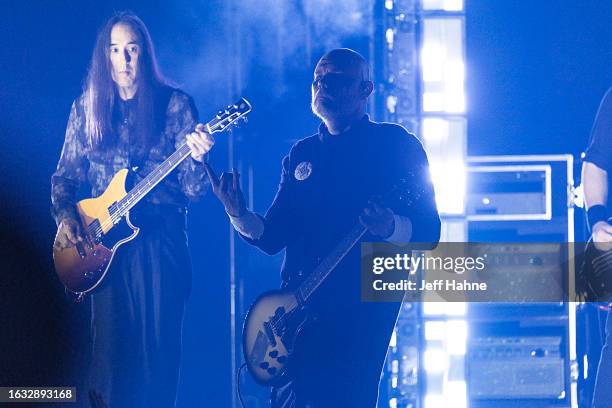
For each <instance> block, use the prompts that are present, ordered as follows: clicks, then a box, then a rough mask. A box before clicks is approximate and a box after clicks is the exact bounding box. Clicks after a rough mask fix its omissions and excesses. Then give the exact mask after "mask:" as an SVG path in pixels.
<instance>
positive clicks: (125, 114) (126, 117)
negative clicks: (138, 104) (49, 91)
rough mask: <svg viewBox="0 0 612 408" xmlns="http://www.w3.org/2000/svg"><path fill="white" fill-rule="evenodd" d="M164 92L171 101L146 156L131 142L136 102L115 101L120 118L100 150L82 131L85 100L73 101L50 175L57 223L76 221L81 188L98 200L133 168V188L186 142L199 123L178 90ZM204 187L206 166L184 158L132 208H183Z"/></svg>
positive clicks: (192, 106)
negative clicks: (117, 177)
mask: <svg viewBox="0 0 612 408" xmlns="http://www.w3.org/2000/svg"><path fill="white" fill-rule="evenodd" d="M166 92H169V101H168V103H167V108H166V110H165V122H164V123H163V124H162V126H161V127H160V128H159V129H160V130H161V129H163V130H161V132H160V134H159V139H157V141H156V142H155V143H153V145H152V146H151V148H150V149H149V150H148V152H147V151H145V150H144V149H143V148H141V147H139V146H138V145H137V144H135V143H130V136H132V138H133V137H134V135H133V132H134V130H133V129H134V117H135V114H134V107H135V106H134V105H135V103H134V100H131V101H123V100H120V98H117V100H118V102H117V103H118V109H116V112H118V114H117V115H114V116H116V119H115V122H116V123H114V127H113V128H114V129H116V132H117V134H116V143H114V144H112V145H110V146H108V147H104V148H99V147H98V148H92V147H90V145H89V142H88V140H87V135H86V131H85V113H84V106H83V96H81V97H79V98H78V99H77V100H75V101H74V103H73V104H72V109H71V111H70V118H69V119H68V125H67V127H66V138H65V141H64V146H63V148H62V153H61V156H60V159H59V163H58V164H57V169H56V171H55V173H53V176H52V177H51V202H52V213H53V216H54V218H55V222H56V223H57V224H58V225H59V223H60V222H61V220H62V219H64V218H66V217H72V218H75V219H76V218H77V214H76V207H75V204H76V201H77V193H78V191H79V189H80V188H81V187H82V186H83V185H89V186H90V187H91V196H92V197H97V196H99V195H100V194H102V193H103V192H104V190H105V189H106V188H107V186H108V184H109V182H110V181H111V179H112V178H113V176H114V175H115V173H116V172H117V171H119V170H121V169H124V168H130V169H132V170H133V173H132V176H131V179H132V182H133V183H134V184H135V183H137V182H139V181H140V180H141V179H142V178H143V177H145V176H146V175H147V174H148V173H150V172H151V171H152V170H153V169H155V168H156V167H157V166H158V165H159V164H161V163H162V162H163V161H164V160H165V159H166V158H167V157H168V156H169V155H171V154H172V153H173V152H174V151H175V150H176V148H177V147H178V146H180V145H181V144H182V142H184V140H185V137H186V135H187V133H189V132H191V131H193V129H194V128H195V125H196V124H197V121H198V112H197V109H196V108H195V105H194V103H193V99H192V98H191V97H190V96H189V95H187V94H185V93H184V92H182V91H180V90H177V89H166ZM166 99H167V98H166ZM86 183H87V184H86ZM208 184H209V182H208V179H207V178H206V172H205V170H204V166H203V165H202V164H201V163H199V162H197V161H195V160H193V159H192V158H191V157H188V158H186V159H185V160H184V161H183V162H182V163H181V164H180V165H179V166H178V168H176V169H175V170H174V171H173V172H172V173H170V174H169V175H168V176H167V177H166V178H165V179H164V180H163V181H162V182H161V183H160V184H159V185H157V187H155V188H154V189H153V190H152V191H151V192H150V193H149V194H148V195H147V196H146V197H145V198H144V199H143V200H142V202H141V203H139V204H138V206H137V207H136V208H138V207H139V206H140V207H142V206H150V205H151V204H153V205H156V206H157V207H163V208H175V209H177V210H180V209H184V208H185V207H186V206H187V203H188V200H194V199H197V198H198V197H200V196H202V195H203V194H204V192H205V191H206V188H207V186H208ZM128 189H129V186H128Z"/></svg>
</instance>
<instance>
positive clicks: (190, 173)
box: [51, 12, 214, 407]
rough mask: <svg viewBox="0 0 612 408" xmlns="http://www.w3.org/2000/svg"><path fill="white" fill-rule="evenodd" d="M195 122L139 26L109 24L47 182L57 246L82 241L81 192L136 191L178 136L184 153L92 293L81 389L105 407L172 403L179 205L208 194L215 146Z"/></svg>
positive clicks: (182, 210) (182, 250) (178, 310)
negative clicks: (125, 181)
mask: <svg viewBox="0 0 612 408" xmlns="http://www.w3.org/2000/svg"><path fill="white" fill-rule="evenodd" d="M197 121H198V113H197V110H196V108H195V106H194V103H193V100H192V98H191V97H189V96H188V95H187V94H185V93H184V92H182V91H180V90H178V89H174V88H172V87H170V86H168V85H167V83H166V81H165V80H164V79H163V77H162V76H161V74H160V72H159V69H158V66H157V63H156V59H155V54H154V51H153V43H152V41H151V37H150V35H149V32H148V30H147V28H146V26H145V25H144V23H143V22H142V21H141V20H140V19H139V18H138V17H137V16H135V15H133V14H131V13H125V12H122V13H118V14H116V15H114V16H112V17H111V18H110V19H109V20H108V21H107V22H106V23H105V24H104V26H103V27H102V28H101V30H100V31H99V33H98V36H97V40H96V44H95V48H94V50H93V56H92V59H91V65H90V67H89V72H88V75H87V79H86V81H85V84H84V91H83V94H82V95H81V96H80V97H78V98H77V99H76V100H75V102H74V103H73V105H72V109H71V112H70V117H69V119H68V125H67V129H66V136H65V141H64V146H63V149H62V153H61V157H60V159H59V163H58V165H57V170H56V171H55V173H54V174H53V177H52V181H51V184H52V193H51V199H52V204H53V207H52V211H53V216H54V218H55V221H56V223H57V225H58V231H57V238H56V245H58V246H60V247H69V246H74V245H77V244H83V245H89V244H90V243H89V242H88V241H89V240H90V237H88V236H87V234H85V233H84V229H83V226H82V225H80V221H79V216H78V214H77V211H76V207H75V203H76V198H77V193H78V190H79V189H80V188H81V187H82V186H88V187H90V188H91V195H92V196H93V197H97V196H98V195H100V194H101V193H102V192H104V189H105V188H106V186H107V185H108V184H109V182H110V181H111V178H112V177H113V175H114V174H115V173H116V172H117V171H118V170H120V169H123V168H129V169H131V170H132V171H133V173H132V176H133V178H134V180H133V181H134V183H136V182H138V181H139V180H140V179H142V178H143V177H144V176H146V175H147V174H148V173H149V172H150V171H151V170H152V169H154V168H155V167H156V166H157V165H158V164H160V163H161V162H163V161H164V159H166V157H168V156H169V155H170V154H172V153H173V152H174V151H175V149H176V148H177V147H178V146H179V145H180V144H181V143H182V142H184V141H185V139H186V140H187V144H188V145H189V147H190V148H191V151H192V153H191V157H190V158H187V160H185V161H183V162H182V163H181V164H180V166H179V167H178V168H177V169H176V170H175V171H174V172H173V173H172V174H170V175H169V176H168V177H166V178H165V179H164V180H163V181H162V182H161V183H160V184H159V185H158V186H157V187H156V188H155V189H154V190H153V191H152V192H151V193H150V194H149V195H148V196H147V197H146V198H145V199H144V200H143V201H142V202H140V203H139V204H138V205H137V206H136V207H135V208H134V210H133V212H132V222H133V223H134V224H136V225H137V226H138V227H140V232H139V234H138V236H137V237H136V238H135V239H134V240H132V241H130V242H128V243H126V244H125V245H124V246H123V247H121V248H120V249H119V250H118V251H117V253H116V254H115V258H114V260H113V262H112V264H111V267H110V270H109V271H108V276H107V277H106V279H105V280H104V282H103V283H102V284H101V286H100V287H98V288H97V289H96V291H95V293H94V294H93V295H92V310H93V316H92V329H93V339H94V340H93V361H92V365H91V370H90V382H89V387H90V389H94V390H95V392H96V393H98V395H100V397H101V398H103V400H104V401H105V402H106V403H107V404H108V406H110V407H128V406H129V407H158V406H159V407H172V406H174V402H175V397H176V389H177V382H178V373H179V361H180V350H181V326H182V319H183V310H184V304H185V300H186V298H187V296H188V293H189V290H190V283H191V261H190V258H189V252H188V248H187V239H186V229H185V216H186V206H187V204H188V201H189V200H190V199H195V198H198V197H199V196H201V195H202V194H203V193H204V192H205V190H206V188H207V185H208V179H207V177H206V172H205V170H204V167H203V161H204V159H205V157H206V153H207V152H208V151H209V150H210V149H211V147H212V145H213V143H214V140H213V139H212V137H211V136H210V135H208V134H207V133H205V132H203V131H202V125H198V126H196V125H197ZM83 394H86V393H83ZM83 394H82V395H83Z"/></svg>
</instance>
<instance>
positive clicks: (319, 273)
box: [296, 223, 366, 301]
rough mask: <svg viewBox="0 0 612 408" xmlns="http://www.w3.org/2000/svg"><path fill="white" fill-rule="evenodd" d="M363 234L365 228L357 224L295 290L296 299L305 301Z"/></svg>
mask: <svg viewBox="0 0 612 408" xmlns="http://www.w3.org/2000/svg"><path fill="white" fill-rule="evenodd" d="M365 232H366V229H365V227H364V226H363V225H361V223H357V224H356V225H355V226H354V227H353V228H352V229H351V230H350V231H349V233H348V234H346V235H345V236H344V238H342V240H341V241H340V242H339V243H338V245H336V246H335V247H334V249H333V250H332V251H331V252H330V253H329V254H328V255H327V256H326V257H325V259H323V261H322V262H321V263H320V264H319V266H317V267H316V269H315V270H314V271H312V273H311V274H310V275H308V277H307V278H306V279H305V280H304V282H302V284H301V285H300V286H299V287H298V288H297V290H296V295H297V297H298V299H300V300H302V301H306V300H307V299H308V298H309V297H310V296H311V295H312V293H313V292H314V291H315V290H316V289H317V288H318V287H319V285H321V283H322V282H323V281H324V280H325V278H326V277H327V275H329V274H330V273H331V272H332V271H333V270H334V268H335V267H336V265H338V263H340V261H341V260H342V258H344V256H345V255H346V254H347V253H348V252H349V251H350V250H351V248H353V246H354V245H355V244H356V243H357V241H359V239H361V237H362V236H363V234H365Z"/></svg>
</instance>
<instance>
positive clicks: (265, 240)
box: [243, 154, 298, 255]
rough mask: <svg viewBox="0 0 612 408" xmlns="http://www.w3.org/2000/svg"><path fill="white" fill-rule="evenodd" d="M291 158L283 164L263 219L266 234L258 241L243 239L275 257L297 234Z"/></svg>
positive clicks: (287, 157) (284, 160) (286, 158)
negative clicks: (292, 201) (272, 199)
mask: <svg viewBox="0 0 612 408" xmlns="http://www.w3.org/2000/svg"><path fill="white" fill-rule="evenodd" d="M290 156H291V154H289V155H288V156H285V158H284V159H283V163H282V169H281V179H280V183H279V185H278V190H277V192H276V196H275V197H274V201H272V205H271V206H270V208H269V209H268V211H267V212H266V215H265V216H264V217H262V220H263V223H264V232H263V234H262V235H261V237H259V238H258V239H250V238H247V237H244V236H243V238H244V239H245V240H246V241H247V242H248V243H250V244H252V245H254V246H256V247H258V248H260V249H261V250H262V251H264V252H266V253H268V254H270V255H273V254H276V253H278V252H279V251H280V250H281V249H283V248H285V247H286V246H287V244H288V243H289V242H290V241H291V239H292V237H294V236H295V234H296V233H297V222H298V218H297V217H296V216H295V214H294V211H293V206H292V205H291V198H292V195H293V189H294V182H295V180H294V179H293V176H292V174H291V172H290V168H291V165H290V162H291V161H290Z"/></svg>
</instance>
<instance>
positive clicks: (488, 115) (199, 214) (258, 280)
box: [0, 0, 612, 407]
mask: <svg viewBox="0 0 612 408" xmlns="http://www.w3.org/2000/svg"><path fill="white" fill-rule="evenodd" d="M331 3H335V4H331ZM370 4H371V2H368V1H339V2H327V1H304V2H301V1H296V2H281V1H272V0H265V1H263V0H261V1H254V0H249V1H243V2H239V3H238V2H232V1H226V2H224V1H221V0H212V1H204V0H200V1H186V0H180V1H161V0H157V1H147V2H145V1H128V2H118V1H111V2H106V3H101V2H93V1H82V2H52V1H27V2H26V1H21V2H13V1H8V0H2V1H1V2H0V7H1V9H0V38H2V45H1V46H0V81H1V82H0V84H1V86H0V115H1V117H0V174H1V176H0V183H1V184H0V195H1V197H0V222H1V226H2V227H1V234H0V236H1V240H0V248H2V249H1V253H0V255H1V256H2V258H1V259H2V260H1V261H0V290H1V293H0V385H21V386H26V385H68V384H69V383H70V381H72V379H74V378H78V376H79V373H80V369H81V368H82V365H84V364H85V362H84V360H83V357H82V356H83V355H86V353H85V351H86V347H87V335H86V332H87V309H86V307H87V304H81V305H74V304H72V303H71V302H70V301H68V300H67V299H66V298H65V297H64V294H63V290H62V287H61V285H60V284H59V282H58V281H57V279H56V278H55V275H54V271H53V268H52V261H51V257H50V255H51V251H50V249H51V245H52V241H53V236H54V233H55V226H54V223H53V221H52V219H51V217H50V214H49V207H50V201H49V191H50V184H49V183H50V175H51V173H52V172H53V170H54V168H55V165H56V162H57V159H58V157H59V153H60V150H61V146H62V142H63V135H64V129H65V126H66V120H67V117H68V113H69V108H70V104H71V102H72V100H73V99H74V98H75V97H77V96H78V94H79V93H80V89H81V83H82V79H83V77H84V75H85V72H86V69H87V65H88V62H89V58H90V53H91V50H92V47H93V42H94V37H95V33H96V31H97V29H98V27H99V26H100V25H101V24H102V23H103V21H104V20H105V19H106V18H107V17H108V16H109V15H110V14H111V13H112V11H113V10H123V9H131V10H132V11H134V12H136V13H137V14H138V15H139V16H140V17H141V18H142V19H143V20H144V21H145V23H146V24H147V25H148V27H149V29H150V31H151V34H152V36H153V40H154V42H155V45H156V51H157V53H158V59H159V62H160V65H161V68H162V71H163V72H164V73H165V74H166V75H167V76H168V77H169V78H170V79H173V80H174V81H176V82H177V83H178V84H179V85H180V86H181V87H182V88H183V89H184V90H186V91H187V92H188V93H190V94H191V95H193V96H194V98H195V100H196V104H197V106H198V108H199V110H200V116H201V119H202V120H207V118H208V117H209V116H211V115H212V114H213V113H214V112H216V110H217V109H219V108H220V107H221V106H223V105H225V104H227V103H229V102H230V99H232V98H235V97H237V96H239V95H244V96H246V97H247V98H249V99H250V100H251V102H252V103H253V106H254V111H253V113H252V114H251V117H250V122H249V124H247V125H245V126H243V127H242V129H241V130H237V131H235V132H234V135H233V136H232V137H233V138H234V147H235V151H234V152H235V159H236V160H235V162H234V163H235V165H236V166H237V167H238V168H239V170H241V171H242V172H243V173H244V174H252V176H253V177H252V178H251V180H252V192H253V195H252V199H253V204H254V209H255V210H256V211H258V212H263V211H265V209H266V207H267V205H268V204H269V202H270V201H271V199H272V197H273V194H274V191H275V186H276V183H277V182H278V177H279V169H280V161H281V159H282V156H283V155H284V154H285V153H286V152H287V151H288V150H289V148H290V146H291V144H292V143H293V141H295V140H297V139H298V138H301V137H304V136H306V135H308V134H311V133H313V132H314V131H315V129H316V125H317V121H316V120H315V118H314V117H313V115H312V114H311V113H310V110H309V83H310V80H311V75H312V69H313V68H314V65H315V63H316V60H317V59H318V58H319V56H320V55H321V54H322V53H323V52H324V50H327V49H330V48H333V47H336V46H349V47H354V48H355V49H357V50H358V51H360V52H362V53H363V54H364V55H367V53H368V37H367V36H368V26H367V24H363V22H364V21H365V20H367V17H368V15H369V13H371V9H370ZM238 5H239V6H238ZM466 11H467V18H466V20H467V21H466V26H467V101H468V102H467V106H468V135H469V138H468V140H469V153H470V154H472V155H474V154H479V155H482V154H551V153H572V154H574V155H575V156H576V157H578V155H579V154H580V152H581V151H582V150H583V149H584V147H585V146H586V143H587V140H588V135H589V131H590V128H591V125H592V121H593V118H594V116H595V112H596V110H597V107H598V104H599V101H600V99H601V97H602V96H603V94H604V92H605V91H606V89H607V88H608V87H609V86H610V85H612V70H611V68H610V67H612V47H611V46H608V45H607V44H608V42H609V39H610V38H612V26H611V25H610V24H609V21H610V17H611V16H612V2H607V1H595V0H583V1H580V2H576V1H570V0H563V1H554V0H548V1H539V2H532V1H527V0H523V1H497V0H496V1H492V0H466ZM355 13H362V14H361V18H359V14H355ZM355 16H357V17H355ZM232 36H233V37H232ZM232 38H235V39H238V40H239V41H237V42H234V44H238V45H237V46H236V45H235V46H233V47H228V46H227V44H228V42H231V39H232ZM229 138H230V136H229V135H221V136H218V137H217V140H218V143H217V145H216V146H215V149H214V151H213V152H212V155H211V161H212V163H213V165H214V166H215V167H216V168H217V170H223V169H226V168H228V166H229V155H228V152H229V151H230V146H229V145H228V140H229ZM249 169H251V171H252V172H251V173H250V172H249ZM245 179H248V178H245ZM190 212H191V219H190V246H191V249H192V254H193V259H194V283H193V291H192V295H191V298H190V300H189V304H188V307H187V312H186V317H185V326H184V350H183V365H182V377H181V384H180V389H179V406H181V407H187V406H198V405H202V404H204V403H205V402H206V406H218V407H223V406H229V401H230V398H231V381H232V378H233V373H232V372H231V365H230V360H231V359H230V357H231V353H230V350H231V346H230V344H231V342H230V340H231V338H230V333H231V331H230V321H231V319H230V297H229V296H230V295H229V288H230V279H229V276H230V275H229V268H230V262H229V259H230V252H229V248H230V244H229V236H230V235H229V233H230V229H229V227H228V223H227V219H226V217H225V215H224V213H223V210H222V208H221V207H220V205H219V204H218V203H217V202H216V201H215V200H213V198H212V197H211V196H210V195H207V196H206V197H205V198H204V199H203V200H201V202H199V203H195V204H194V205H193V206H192V208H191V210H190ZM237 254H238V257H237V264H236V266H237V273H238V274H239V276H241V277H244V278H245V279H246V282H249V283H248V285H250V286H249V287H248V288H245V287H243V286H242V284H240V282H239V284H238V295H239V296H238V302H239V303H238V322H241V317H242V314H243V312H244V309H245V307H246V306H247V305H248V303H250V301H251V300H252V297H253V296H254V294H255V293H257V292H259V291H260V290H263V289H265V288H272V287H274V286H276V285H277V284H278V278H277V276H278V274H277V271H278V263H279V257H276V258H273V259H269V258H267V257H265V256H263V255H262V254H260V253H259V252H256V251H252V250H248V249H247V248H245V247H244V245H243V244H242V243H240V242H238V243H237ZM239 328H240V327H239V326H238V327H237V329H239ZM79 362H81V363H79ZM246 388H247V392H248V390H255V388H254V387H253V386H252V384H247V385H246ZM253 392H255V391H253ZM259 394H260V395H263V394H265V392H263V393H262V392H261V391H259Z"/></svg>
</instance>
